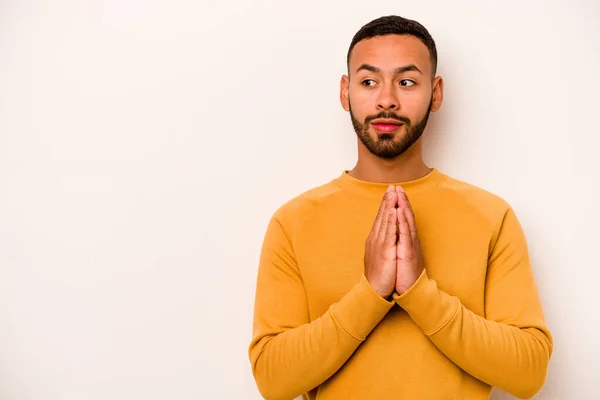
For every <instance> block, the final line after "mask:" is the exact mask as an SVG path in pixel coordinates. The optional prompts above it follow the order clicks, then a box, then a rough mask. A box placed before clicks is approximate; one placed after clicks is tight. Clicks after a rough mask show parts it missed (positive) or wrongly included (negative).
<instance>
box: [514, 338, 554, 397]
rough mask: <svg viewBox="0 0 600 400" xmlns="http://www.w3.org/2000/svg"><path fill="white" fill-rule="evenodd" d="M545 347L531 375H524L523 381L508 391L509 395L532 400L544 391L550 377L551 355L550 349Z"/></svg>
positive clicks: (530, 372)
mask: <svg viewBox="0 0 600 400" xmlns="http://www.w3.org/2000/svg"><path fill="white" fill-rule="evenodd" d="M543 347H544V351H542V354H540V355H539V361H538V362H537V363H535V366H533V367H532V368H531V370H530V371H529V373H524V374H522V379H520V380H519V381H518V385H516V386H515V387H513V388H512V390H507V392H508V393H510V394H512V395H513V396H515V397H518V398H519V399H531V398H532V397H534V396H535V395H537V394H538V393H539V392H540V391H541V390H542V388H543V387H544V384H545V383H546V379H547V376H548V365H549V363H550V354H551V349H550V348H548V347H545V346H543Z"/></svg>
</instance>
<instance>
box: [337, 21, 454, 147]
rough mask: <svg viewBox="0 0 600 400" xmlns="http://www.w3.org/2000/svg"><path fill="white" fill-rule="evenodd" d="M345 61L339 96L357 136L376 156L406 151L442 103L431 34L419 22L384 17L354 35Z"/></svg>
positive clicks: (440, 82) (434, 48) (435, 53)
mask: <svg viewBox="0 0 600 400" xmlns="http://www.w3.org/2000/svg"><path fill="white" fill-rule="evenodd" d="M347 65H348V75H344V76H343V77H342V81H341V84H340V100H341V102H342V106H343V107H344V109H345V110H346V111H349V112H350V117H351V119H352V125H353V126H354V130H355V131H356V134H357V135H358V137H359V139H360V140H361V142H362V143H363V144H364V146H365V147H366V148H367V149H368V150H369V151H370V152H371V153H373V154H374V155H376V156H378V157H382V158H395V157H397V156H399V155H400V154H402V153H404V152H405V151H406V150H408V149H409V148H410V147H411V146H412V145H413V144H414V143H415V142H416V141H417V140H418V139H419V138H420V137H421V135H422V133H423V130H424V129H425V126H426V125H427V120H428V118H429V113H430V111H437V110H438V109H439V108H440V106H441V104H442V98H443V81H442V78H441V77H436V76H435V74H436V69H437V51H436V47H435V42H434V41H433V38H432V37H431V35H430V34H429V32H428V31H427V29H425V28H424V27H423V26H422V25H421V24H419V23H418V22H416V21H411V20H408V19H405V18H402V17H398V16H387V17H381V18H378V19H376V20H374V21H371V22H369V23H368V24H367V25H365V26H363V27H362V28H361V29H360V30H359V31H358V32H357V33H356V35H354V38H353V39H352V43H351V44H350V48H349V49H348V56H347Z"/></svg>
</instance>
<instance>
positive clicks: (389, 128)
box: [373, 123, 403, 133]
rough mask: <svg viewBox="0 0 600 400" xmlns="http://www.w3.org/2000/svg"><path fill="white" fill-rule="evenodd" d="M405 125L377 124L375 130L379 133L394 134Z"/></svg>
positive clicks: (374, 125) (374, 126)
mask: <svg viewBox="0 0 600 400" xmlns="http://www.w3.org/2000/svg"><path fill="white" fill-rule="evenodd" d="M402 125H403V124H401V123H398V124H395V123H376V124H373V128H375V130H376V131H377V132H379V133H392V132H394V131H395V130H397V129H398V128H400V127H401V126H402Z"/></svg>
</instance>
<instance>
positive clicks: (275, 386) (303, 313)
mask: <svg viewBox="0 0 600 400" xmlns="http://www.w3.org/2000/svg"><path fill="white" fill-rule="evenodd" d="M292 242H293V239H291V238H290V237H289V235H288V233H287V232H286V230H285V229H284V228H283V226H282V224H281V222H280V220H279V219H278V218H277V214H275V215H274V216H273V218H272V219H271V221H270V222H269V225H268V228H267V232H266V235H265V238H264V242H263V246H262V249H261V255H260V261H259V269H258V278H257V286H256V298H255V305H254V323H253V337H252V341H251V344H250V347H249V357H250V361H251V364H252V371H253V374H254V378H255V380H256V382H257V386H258V389H259V391H260V392H261V394H262V395H263V397H265V398H266V399H282V400H288V399H293V398H295V397H296V396H299V395H301V394H302V393H305V392H308V391H310V390H311V389H313V388H315V387H317V386H318V385H320V384H321V383H323V382H324V381H325V380H327V379H328V378H329V377H331V376H332V375H333V374H334V373H335V372H336V371H337V370H338V369H339V368H340V367H341V366H342V365H343V364H344V363H345V362H346V361H347V360H348V358H349V357H350V356H351V355H352V354H353V352H354V351H355V350H356V348H357V347H358V346H359V345H360V344H361V343H362V342H363V341H364V340H365V339H366V337H367V335H368V334H369V333H370V332H371V330H372V329H373V328H374V327H375V326H376V325H377V324H378V323H379V322H380V321H381V320H382V319H383V317H384V316H385V315H386V314H387V312H388V311H389V310H390V309H391V308H392V306H393V305H394V302H393V301H386V300H385V299H383V298H382V297H381V296H379V295H378V294H377V293H376V292H375V291H374V290H373V288H372V287H371V285H370V284H369V283H368V281H367V280H366V278H365V277H364V276H362V277H361V278H360V280H358V281H357V283H356V285H355V286H354V287H353V288H352V289H351V290H350V291H349V292H348V293H347V294H346V295H345V296H343V297H342V298H341V299H340V300H339V301H338V302H337V303H334V304H332V305H331V306H330V307H329V309H328V310H327V311H326V312H325V313H324V314H323V315H322V316H320V317H319V318H316V319H315V320H313V321H310V320H309V311H308V306H307V298H306V292H305V288H304V285H303V282H302V277H301V274H300V270H299V268H298V265H297V262H296V257H295V254H294V249H293V245H292Z"/></svg>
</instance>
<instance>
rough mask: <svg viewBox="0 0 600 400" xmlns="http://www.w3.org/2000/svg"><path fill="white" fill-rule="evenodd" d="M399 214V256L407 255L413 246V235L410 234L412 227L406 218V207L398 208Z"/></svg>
mask: <svg viewBox="0 0 600 400" xmlns="http://www.w3.org/2000/svg"><path fill="white" fill-rule="evenodd" d="M397 214H398V229H399V235H398V238H399V242H398V250H397V252H398V258H401V257H406V256H407V252H408V251H409V249H411V248H412V237H411V235H410V228H409V226H408V221H407V220H406V216H405V215H404V214H405V209H404V208H403V207H399V208H398V210H397Z"/></svg>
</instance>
